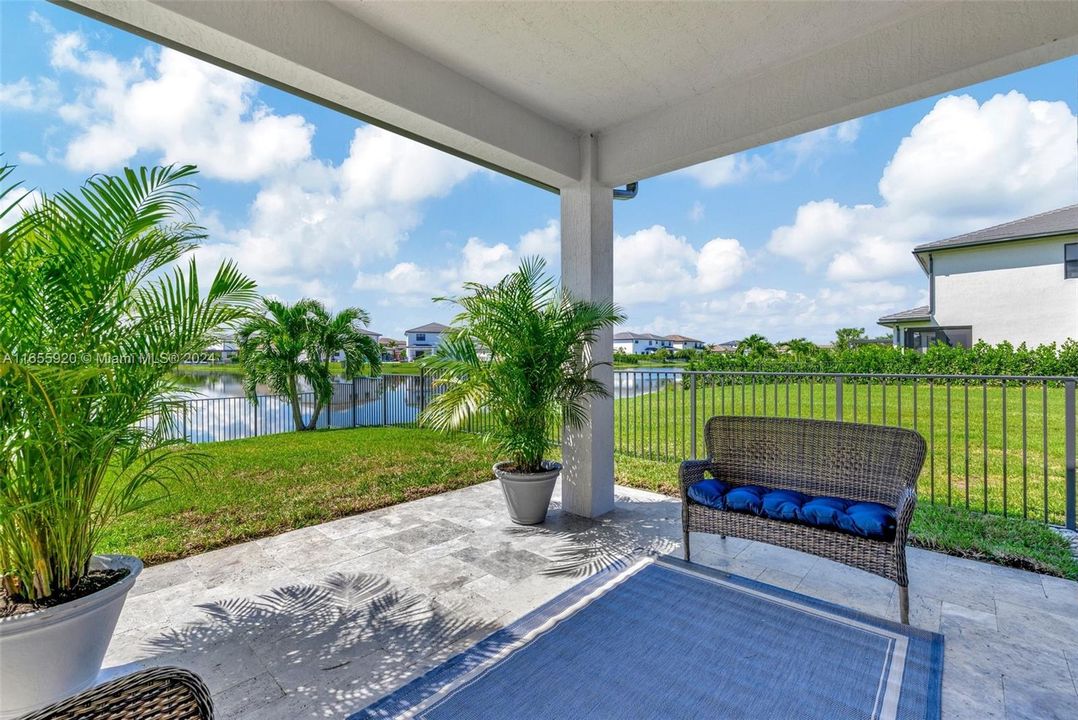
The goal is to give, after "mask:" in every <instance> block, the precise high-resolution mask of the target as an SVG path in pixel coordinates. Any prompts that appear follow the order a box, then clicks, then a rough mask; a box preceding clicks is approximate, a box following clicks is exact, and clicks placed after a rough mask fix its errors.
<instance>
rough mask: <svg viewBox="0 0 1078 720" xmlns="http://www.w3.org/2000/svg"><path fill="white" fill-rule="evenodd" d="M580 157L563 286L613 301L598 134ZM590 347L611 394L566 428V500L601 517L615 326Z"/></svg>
mask: <svg viewBox="0 0 1078 720" xmlns="http://www.w3.org/2000/svg"><path fill="white" fill-rule="evenodd" d="M580 157H581V170H580V175H581V177H582V178H585V179H584V180H582V181H580V182H578V183H575V184H573V185H570V186H567V187H564V188H562V191H561V276H562V285H563V287H564V288H565V289H566V290H568V291H569V292H570V293H572V295H573V296H574V297H576V298H578V299H581V300H592V301H606V302H609V301H611V300H612V299H613V297H614V196H613V192H612V188H611V187H610V186H609V185H603V184H602V183H600V182H598V180H597V179H596V175H597V172H596V170H597V162H596V160H597V147H596V141H595V138H594V137H593V136H591V135H585V136H583V137H582V138H581V139H580ZM588 352H589V353H590V357H591V359H592V360H594V361H599V362H602V363H605V364H604V365H601V366H600V367H598V368H596V369H595V370H594V371H593V375H592V376H593V377H594V378H595V379H597V380H599V381H600V382H602V383H603V385H605V386H606V388H607V390H608V391H609V393H610V394H609V396H608V397H603V398H595V399H593V400H591V401H590V402H589V403H588V422H587V424H586V425H585V426H584V427H583V428H580V429H577V430H570V429H568V428H563V431H562V461H563V464H564V466H565V467H564V470H562V474H561V501H562V508H563V509H564V510H565V511H566V512H570V513H573V514H574V515H582V516H584V517H598V516H600V515H603V514H605V513H607V512H610V511H611V510H613V509H614V397H613V391H614V366H613V361H614V354H613V353H614V338H613V329H612V328H606V329H604V330H603V331H602V332H600V333H599V339H598V341H597V342H596V343H595V344H594V345H592V346H591V347H590V348H589V349H588Z"/></svg>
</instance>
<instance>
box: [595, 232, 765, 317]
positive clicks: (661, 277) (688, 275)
mask: <svg viewBox="0 0 1078 720" xmlns="http://www.w3.org/2000/svg"><path fill="white" fill-rule="evenodd" d="M748 266H749V255H748V253H747V252H746V251H745V248H744V247H742V246H741V243H739V242H738V241H737V240H732V239H725V238H715V239H713V240H710V241H709V242H707V243H705V245H704V246H703V247H702V248H700V250H699V251H698V250H696V248H694V247H693V246H692V245H691V244H690V243H689V241H688V240H686V239H685V238H684V237H679V236H675V235H673V234H671V233H670V232H669V231H668V230H667V229H666V228H665V227H663V226H662V225H653V226H651V227H650V228H645V229H643V230H638V231H637V232H635V233H632V234H631V235H627V236H625V237H622V236H617V237H615V238H614V299H615V300H617V301H618V302H620V303H623V304H627V305H628V304H635V303H645V302H663V301H665V300H667V299H669V298H670V297H672V296H674V295H676V294H682V293H692V292H700V293H703V292H715V291H717V290H722V289H724V288H727V287H729V286H730V285H732V284H733V283H734V282H736V281H737V280H738V278H740V277H741V275H742V274H743V273H744V272H745V270H746V269H747V268H748Z"/></svg>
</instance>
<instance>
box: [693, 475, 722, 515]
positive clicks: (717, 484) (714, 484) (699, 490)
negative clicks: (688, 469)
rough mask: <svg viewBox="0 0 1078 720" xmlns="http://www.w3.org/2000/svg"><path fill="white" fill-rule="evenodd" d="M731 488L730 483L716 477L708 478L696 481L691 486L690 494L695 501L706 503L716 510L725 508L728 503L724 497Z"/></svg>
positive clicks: (701, 503)
mask: <svg viewBox="0 0 1078 720" xmlns="http://www.w3.org/2000/svg"><path fill="white" fill-rule="evenodd" d="M729 490H730V485H729V484H728V483H724V482H723V481H722V480H716V479H715V478H708V479H706V480H700V481H698V482H694V483H693V484H692V485H690V486H689V490H688V495H689V499H690V500H692V501H693V502H694V503H698V504H700V505H706V506H707V507H709V508H715V509H716V510H725V509H726V504H725V503H724V502H723V499H724V498H725V497H726V493H727V492H728V491H729Z"/></svg>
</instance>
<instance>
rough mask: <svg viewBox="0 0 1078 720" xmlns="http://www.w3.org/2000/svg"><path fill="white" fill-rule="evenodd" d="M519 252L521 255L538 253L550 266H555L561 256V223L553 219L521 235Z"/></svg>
mask: <svg viewBox="0 0 1078 720" xmlns="http://www.w3.org/2000/svg"><path fill="white" fill-rule="evenodd" d="M518 252H519V253H520V256H521V257H530V256H533V255H538V256H539V257H541V258H543V259H544V260H546V261H547V265H548V266H550V267H555V265H556V264H557V261H558V258H559V257H561V223H560V222H558V221H557V220H554V219H551V220H548V221H547V224H546V225H545V226H543V227H541V228H535V229H534V230H529V231H528V232H526V233H524V234H523V235H521V236H520V246H519V248H518Z"/></svg>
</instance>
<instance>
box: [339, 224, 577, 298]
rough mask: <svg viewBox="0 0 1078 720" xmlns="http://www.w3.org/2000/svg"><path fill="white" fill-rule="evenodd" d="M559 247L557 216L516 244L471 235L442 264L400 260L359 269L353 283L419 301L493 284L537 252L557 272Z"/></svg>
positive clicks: (528, 233) (356, 286)
mask: <svg viewBox="0 0 1078 720" xmlns="http://www.w3.org/2000/svg"><path fill="white" fill-rule="evenodd" d="M560 249H561V227H560V225H559V223H558V221H557V220H549V221H547V224H546V225H544V226H543V227H540V228H535V229H533V230H529V231H528V232H526V233H524V234H523V235H521V236H520V240H519V242H518V243H517V246H516V248H511V247H510V246H509V245H508V244H507V243H504V242H500V243H493V244H491V243H487V242H485V241H483V240H482V239H480V238H477V237H470V238H468V240H467V241H466V242H465V243H464V246H463V247H461V248H460V251H459V255H457V256H456V257H455V258H453V259H451V260H450V261H449V262H447V263H446V264H445V265H443V266H442V267H440V268H433V267H421V266H419V265H417V264H415V263H411V262H405V263H398V264H397V265H395V266H394V267H393V268H392V269H390V270H389V271H388V272H384V273H365V272H360V273H359V274H358V275H357V276H356V280H355V283H354V284H353V287H355V288H356V289H360V290H377V291H380V292H389V293H394V294H397V295H408V296H411V297H410V298H402V302H406V303H410V304H418V303H420V302H426V301H428V300H429V299H430V298H431V297H433V296H437V295H453V294H455V293H459V292H460V291H461V288H462V287H463V284H464V283H466V282H478V283H484V284H486V285H491V284H494V283H496V282H497V281H499V280H501V279H502V278H503V277H505V276H506V275H508V274H509V273H511V272H513V271H514V270H516V269H517V267H518V266H519V264H520V260H521V259H522V258H524V257H529V256H534V255H538V256H540V257H542V258H544V259H545V260H547V263H548V266H549V267H550V269H551V271H552V272H554V273H557V272H558V267H557V261H558V256H559V253H560Z"/></svg>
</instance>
